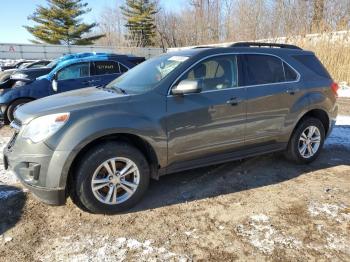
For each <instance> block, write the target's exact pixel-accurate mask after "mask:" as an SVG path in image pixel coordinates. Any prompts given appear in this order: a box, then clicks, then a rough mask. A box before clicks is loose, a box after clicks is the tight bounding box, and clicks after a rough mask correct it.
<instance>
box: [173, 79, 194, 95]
mask: <svg viewBox="0 0 350 262" xmlns="http://www.w3.org/2000/svg"><path fill="white" fill-rule="evenodd" d="M200 91H201V88H200V85H199V82H198V81H197V80H182V81H181V82H180V83H179V84H178V85H177V86H176V87H175V88H173V90H172V94H173V95H184V94H190V93H199V92H200Z"/></svg>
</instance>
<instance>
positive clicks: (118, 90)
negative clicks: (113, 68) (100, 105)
mask: <svg viewBox="0 0 350 262" xmlns="http://www.w3.org/2000/svg"><path fill="white" fill-rule="evenodd" d="M96 88H101V89H107V90H114V91H117V92H118V93H122V94H124V95H127V92H126V91H125V90H124V89H123V88H120V87H117V86H110V87H107V84H104V85H98V86H96Z"/></svg>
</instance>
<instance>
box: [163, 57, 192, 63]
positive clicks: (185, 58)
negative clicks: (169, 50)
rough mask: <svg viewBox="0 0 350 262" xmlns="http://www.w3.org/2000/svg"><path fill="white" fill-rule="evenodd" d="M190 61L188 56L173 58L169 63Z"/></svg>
mask: <svg viewBox="0 0 350 262" xmlns="http://www.w3.org/2000/svg"><path fill="white" fill-rule="evenodd" d="M187 59H188V56H172V57H170V58H169V59H168V60H169V61H177V62H185V61H186V60H187Z"/></svg>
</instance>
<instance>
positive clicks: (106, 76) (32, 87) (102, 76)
mask: <svg viewBox="0 0 350 262" xmlns="http://www.w3.org/2000/svg"><path fill="white" fill-rule="evenodd" d="M144 60H145V59H144V58H143V57H134V56H128V55H116V54H102V53H100V54H94V55H90V56H83V57H78V58H77V57H76V58H71V59H68V60H67V59H65V60H63V61H61V62H59V64H57V65H56V66H55V67H54V68H53V69H52V70H51V71H50V72H49V73H48V74H46V75H43V76H40V77H38V78H36V79H35V80H31V81H29V82H28V79H25V77H24V78H23V79H20V77H19V78H17V80H18V81H17V82H16V83H15V84H14V86H12V87H11V88H7V89H2V90H1V89H0V120H5V122H11V121H12V120H13V114H14V112H15V110H16V109H17V108H18V107H20V106H21V105H23V104H25V103H28V102H30V101H33V100H36V99H39V98H42V97H46V96H50V95H54V94H57V93H62V92H66V91H70V90H76V89H79V88H85V87H92V86H99V85H105V84H108V83H109V82H111V81H112V80H114V79H115V78H117V77H119V76H120V75H121V74H123V73H124V72H126V71H128V70H129V69H130V68H132V67H134V66H135V65H137V64H139V63H141V62H143V61H144Z"/></svg>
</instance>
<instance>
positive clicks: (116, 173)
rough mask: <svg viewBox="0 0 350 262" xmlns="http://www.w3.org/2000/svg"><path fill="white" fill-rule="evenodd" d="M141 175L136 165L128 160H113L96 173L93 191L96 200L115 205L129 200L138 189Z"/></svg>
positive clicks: (92, 186)
mask: <svg viewBox="0 0 350 262" xmlns="http://www.w3.org/2000/svg"><path fill="white" fill-rule="evenodd" d="M139 182H140V173H139V169H138V167H137V166H136V164H135V163H134V162H133V161H131V160H130V159H127V158H122V157H117V158H111V159H108V160H106V161H105V162H103V163H102V164H101V165H100V166H99V167H98V168H97V169H96V170H95V172H94V174H93V176H92V181H91V189H92V192H93V194H94V196H95V197H96V199H97V200H98V201H100V202H102V203H104V204H109V205H115V204H120V203H122V202H124V201H126V200H128V199H129V198H130V197H131V196H132V195H133V194H134V193H135V191H136V189H137V188H138V185H139Z"/></svg>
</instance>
